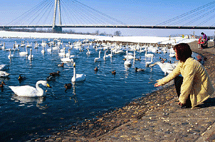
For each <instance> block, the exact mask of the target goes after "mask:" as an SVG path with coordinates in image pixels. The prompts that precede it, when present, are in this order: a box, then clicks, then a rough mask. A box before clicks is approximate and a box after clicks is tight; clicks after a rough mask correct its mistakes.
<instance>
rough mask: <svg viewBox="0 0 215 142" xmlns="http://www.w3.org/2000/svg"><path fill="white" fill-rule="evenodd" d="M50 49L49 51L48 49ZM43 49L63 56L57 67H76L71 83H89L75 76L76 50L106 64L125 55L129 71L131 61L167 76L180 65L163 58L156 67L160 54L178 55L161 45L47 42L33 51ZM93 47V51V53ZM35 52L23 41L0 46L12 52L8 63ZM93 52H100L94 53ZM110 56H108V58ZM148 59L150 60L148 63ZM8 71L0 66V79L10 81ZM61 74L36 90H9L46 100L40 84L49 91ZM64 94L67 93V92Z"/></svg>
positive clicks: (37, 45)
mask: <svg viewBox="0 0 215 142" xmlns="http://www.w3.org/2000/svg"><path fill="white" fill-rule="evenodd" d="M47 45H48V48H47ZM40 46H42V50H41V53H42V54H45V53H46V52H53V51H57V52H58V55H59V56H60V60H61V63H60V64H58V67H64V64H65V63H72V64H73V77H72V78H71V82H72V83H75V82H80V81H84V80H85V79H86V74H77V73H76V63H75V55H71V50H73V49H76V50H79V51H80V52H83V51H87V52H86V56H90V55H91V54H95V53H98V57H96V58H94V62H102V61H104V60H107V58H113V57H114V56H117V54H124V56H123V57H124V58H123V60H124V66H127V67H130V66H131V65H132V60H134V61H142V60H144V61H145V67H153V66H155V65H159V67H160V68H161V70H162V71H163V72H164V74H165V75H166V74H167V73H170V72H171V71H172V70H173V69H174V68H175V66H176V65H177V63H171V62H165V61H166V60H165V59H163V58H161V61H158V62H155V63H153V58H154V56H155V54H160V53H162V52H163V53H167V52H169V57H174V56H175V53H174V50H173V49H172V48H171V47H168V46H164V47H159V46H158V45H152V44H143V45H140V44H133V45H128V44H127V45H125V44H124V45H123V44H122V43H121V44H117V43H116V42H113V43H111V42H95V41H89V40H84V41H83V42H80V41H78V42H74V43H70V42H68V44H66V45H64V46H63V43H62V42H61V41H60V40H53V41H50V42H45V41H42V43H41V44H39V43H38V42H35V44H34V48H35V49H37V48H39V47H40ZM90 46H92V47H93V48H92V49H90ZM66 47H68V52H67V53H66ZM20 48H23V50H24V51H22V52H20ZM28 48H30V53H29V52H28ZM32 48H33V44H32V43H29V42H27V44H26V43H24V42H23V41H22V42H21V44H20V45H19V44H17V42H15V43H14V44H13V48H6V46H5V43H4V44H2V45H1V44H0V49H2V50H5V51H9V54H8V59H10V60H11V59H12V58H14V57H15V55H14V54H12V51H14V52H15V51H17V52H18V53H19V56H20V57H26V58H27V59H28V60H33V59H34V55H33V53H32ZM92 50H95V51H99V52H93V51H92ZM102 51H104V55H103V56H102V55H101V52H102ZM136 52H139V55H141V54H143V56H144V58H141V56H139V58H137V57H136ZM108 53H109V54H108ZM148 59H150V60H149V61H148ZM7 69H8V66H7V65H5V64H2V65H0V77H8V76H9V73H7V72H6V70H7ZM94 71H98V67H95V68H94ZM144 71H145V69H143V68H138V67H135V72H144ZM111 73H112V74H113V75H115V74H116V71H115V70H113V71H111ZM59 74H60V72H59V71H57V72H53V73H50V76H48V77H47V78H46V80H39V81H37V83H36V88H35V87H32V86H29V85H24V86H9V88H10V89H11V90H12V91H13V92H14V93H15V94H16V95H18V96H28V97H37V96H43V95H44V91H43V89H41V88H40V87H39V84H42V85H43V86H46V87H51V86H50V85H49V84H48V81H53V80H55V76H59ZM24 79H26V78H25V77H24V76H22V75H19V78H18V80H19V81H22V80H24ZM3 85H5V83H4V82H2V83H1V85H0V87H1V88H3ZM64 87H65V88H66V90H67V89H70V88H71V83H69V84H65V85H64ZM66 90H65V91H66Z"/></svg>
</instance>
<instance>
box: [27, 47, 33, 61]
mask: <svg viewBox="0 0 215 142" xmlns="http://www.w3.org/2000/svg"><path fill="white" fill-rule="evenodd" d="M32 59H33V55H32V49H30V55H28V60H32Z"/></svg>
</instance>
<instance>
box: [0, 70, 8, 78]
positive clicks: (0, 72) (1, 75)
mask: <svg viewBox="0 0 215 142" xmlns="http://www.w3.org/2000/svg"><path fill="white" fill-rule="evenodd" d="M9 75H10V74H9V73H7V72H5V71H0V77H8V76H9Z"/></svg>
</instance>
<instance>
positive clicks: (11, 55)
mask: <svg viewBox="0 0 215 142" xmlns="http://www.w3.org/2000/svg"><path fill="white" fill-rule="evenodd" d="M9 51H10V54H9V55H8V59H11V58H13V57H14V55H13V54H11V49H9Z"/></svg>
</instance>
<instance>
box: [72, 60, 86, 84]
mask: <svg viewBox="0 0 215 142" xmlns="http://www.w3.org/2000/svg"><path fill="white" fill-rule="evenodd" d="M75 66H76V64H75V63H74V64H73V77H72V79H71V81H72V82H80V81H84V80H85V79H86V74H76V69H75Z"/></svg>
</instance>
